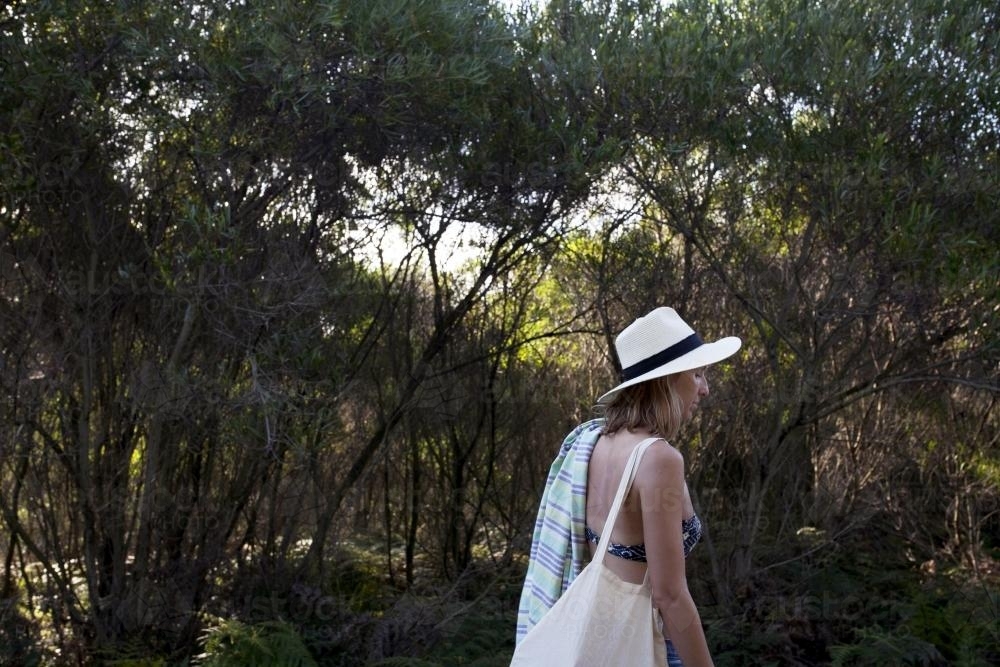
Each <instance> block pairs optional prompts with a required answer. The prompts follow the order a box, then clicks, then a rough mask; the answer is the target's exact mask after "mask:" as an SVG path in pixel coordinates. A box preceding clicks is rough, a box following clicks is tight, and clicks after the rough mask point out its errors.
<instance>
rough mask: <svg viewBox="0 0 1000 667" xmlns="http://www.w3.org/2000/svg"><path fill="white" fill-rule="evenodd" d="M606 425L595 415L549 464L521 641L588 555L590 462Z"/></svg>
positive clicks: (520, 617)
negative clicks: (587, 529) (587, 525)
mask: <svg viewBox="0 0 1000 667" xmlns="http://www.w3.org/2000/svg"><path fill="white" fill-rule="evenodd" d="M603 427H604V420H603V419H594V420H591V421H588V422H585V423H583V424H581V425H580V426H577V427H576V428H575V429H573V432H572V433H570V434H569V435H568V436H566V439H565V440H563V443H562V446H561V447H560V448H559V454H558V455H556V459H555V461H553V462H552V467H551V468H549V476H548V478H547V480H546V482H545V491H544V492H543V493H542V500H541V504H540V506H539V508H538V518H537V519H536V520H535V532H534V534H533V536H532V539H531V557H530V559H529V560H528V574H527V576H526V577H525V579H524V588H523V589H522V590H521V603H520V605H519V607H518V611H517V636H516V642H518V643H519V642H520V641H521V640H522V639H523V638H524V636H525V635H526V634H528V630H530V629H531V628H532V627H533V626H534V625H535V624H536V623H538V621H539V620H541V618H542V616H544V615H545V612H547V611H548V610H549V609H550V608H551V607H552V605H554V604H555V603H556V600H558V599H559V596H560V595H562V593H563V591H565V590H566V588H567V587H568V586H569V585H570V583H571V582H572V581H573V579H575V578H576V576H577V575H578V574H580V571H581V570H583V567H584V565H586V563H587V561H588V560H589V559H590V552H589V550H588V547H587V538H586V537H585V535H584V529H585V527H586V514H587V466H588V464H589V463H590V455H591V453H592V452H593V451H594V445H595V444H596V443H597V439H598V438H599V437H600V435H601V429H602V428H603Z"/></svg>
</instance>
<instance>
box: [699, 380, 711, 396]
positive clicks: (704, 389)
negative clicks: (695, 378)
mask: <svg viewBox="0 0 1000 667" xmlns="http://www.w3.org/2000/svg"><path fill="white" fill-rule="evenodd" d="M708 393H709V392H708V378H705V377H702V378H701V387H699V388H698V395H699V396H708Z"/></svg>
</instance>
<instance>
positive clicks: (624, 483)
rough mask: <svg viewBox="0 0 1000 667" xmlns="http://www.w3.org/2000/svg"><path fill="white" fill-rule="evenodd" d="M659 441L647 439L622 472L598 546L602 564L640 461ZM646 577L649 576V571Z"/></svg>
mask: <svg viewBox="0 0 1000 667" xmlns="http://www.w3.org/2000/svg"><path fill="white" fill-rule="evenodd" d="M657 440H662V438H646V439H645V440H643V441H642V442H640V443H639V444H638V445H636V446H635V449H633V450H632V454H631V456H629V457H628V462H627V463H626V464H625V470H624V471H623V472H622V479H621V482H619V483H618V491H617V493H615V500H614V502H613V503H611V510H610V511H609V512H608V518H607V519H605V520H604V529H603V530H602V531H601V540H600V542H598V544H597V554H598V559H599V560H600V562H602V563H603V562H604V558H605V556H607V555H608V547H609V546H610V545H611V530H612V529H613V528H614V527H615V521H616V520H617V519H618V511H619V510H620V509H621V507H622V503H623V502H625V496H627V495H628V491H629V489H630V488H632V481H633V480H634V479H635V474H636V472H637V471H638V470H639V461H641V460H642V455H643V454H645V453H646V450H647V449H649V446H650V445H652V444H653V443H654V442H656V441H657ZM646 576H647V577H648V576H649V573H648V571H647V573H646Z"/></svg>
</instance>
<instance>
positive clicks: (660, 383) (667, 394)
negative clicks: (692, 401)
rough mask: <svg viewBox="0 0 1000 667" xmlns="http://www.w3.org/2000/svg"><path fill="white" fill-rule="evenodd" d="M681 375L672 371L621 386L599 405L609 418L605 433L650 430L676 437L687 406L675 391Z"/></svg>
mask: <svg viewBox="0 0 1000 667" xmlns="http://www.w3.org/2000/svg"><path fill="white" fill-rule="evenodd" d="M678 376H679V373H672V374H670V375H665V376H663V377H659V378H654V379H652V380H647V381H646V382H640V383H639V384H635V385H632V386H631V387H626V388H625V389H622V390H621V391H620V392H619V393H618V395H617V396H615V397H614V398H613V399H612V400H611V402H610V403H608V404H607V405H602V406H599V407H598V412H600V413H602V414H603V416H604V418H605V420H606V421H605V424H604V429H603V431H602V432H603V433H604V434H605V435H611V434H612V433H617V432H618V431H620V430H622V429H627V430H629V431H636V430H647V431H649V432H651V433H655V434H656V435H659V436H660V437H661V438H666V439H667V440H670V439H671V438H673V437H674V436H676V435H677V432H678V431H679V430H680V428H681V422H682V421H683V419H684V413H683V410H684V406H683V405H681V399H680V397H679V396H678V395H677V392H676V391H675V390H674V385H675V384H676V382H677V378H678Z"/></svg>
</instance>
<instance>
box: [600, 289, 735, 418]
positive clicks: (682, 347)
mask: <svg viewBox="0 0 1000 667" xmlns="http://www.w3.org/2000/svg"><path fill="white" fill-rule="evenodd" d="M740 345H742V341H741V340H740V339H739V338H737V337H736V336H727V337H726V338H720V339H719V340H717V341H715V342H714V343H705V342H702V340H701V338H700V337H699V336H698V334H696V333H695V331H694V329H692V328H691V327H690V326H688V325H687V323H686V322H685V321H684V320H682V319H681V316H680V315H678V314H677V311H676V310H674V309H673V308H662V307H661V308H657V309H656V310H654V311H653V312H651V313H649V314H648V315H646V316H644V317H640V318H639V319H637V320H636V321H635V322H633V323H632V324H630V325H628V326H627V327H626V328H625V330H624V331H622V332H621V333H620V334H618V337H617V338H615V350H617V351H618V359H619V361H621V364H622V377H621V379H622V383H621V384H620V385H618V386H617V387H615V388H614V389H612V390H611V391H609V392H607V393H606V394H604V395H603V396H601V397H600V398H599V399H597V402H598V403H609V402H610V401H611V400H612V399H613V398H614V397H615V396H616V395H617V394H618V392H619V391H621V390H622V389H624V388H626V387H631V386H632V385H634V384H639V383H640V382H645V381H646V380H652V379H654V378H658V377H663V376H664V375H670V374H672V373H680V372H681V371H688V370H691V369H692V368H701V367H702V366H707V365H709V364H714V363H716V362H717V361H722V360H723V359H725V358H726V357H729V356H731V355H733V354H735V353H736V351H737V350H738V349H740Z"/></svg>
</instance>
